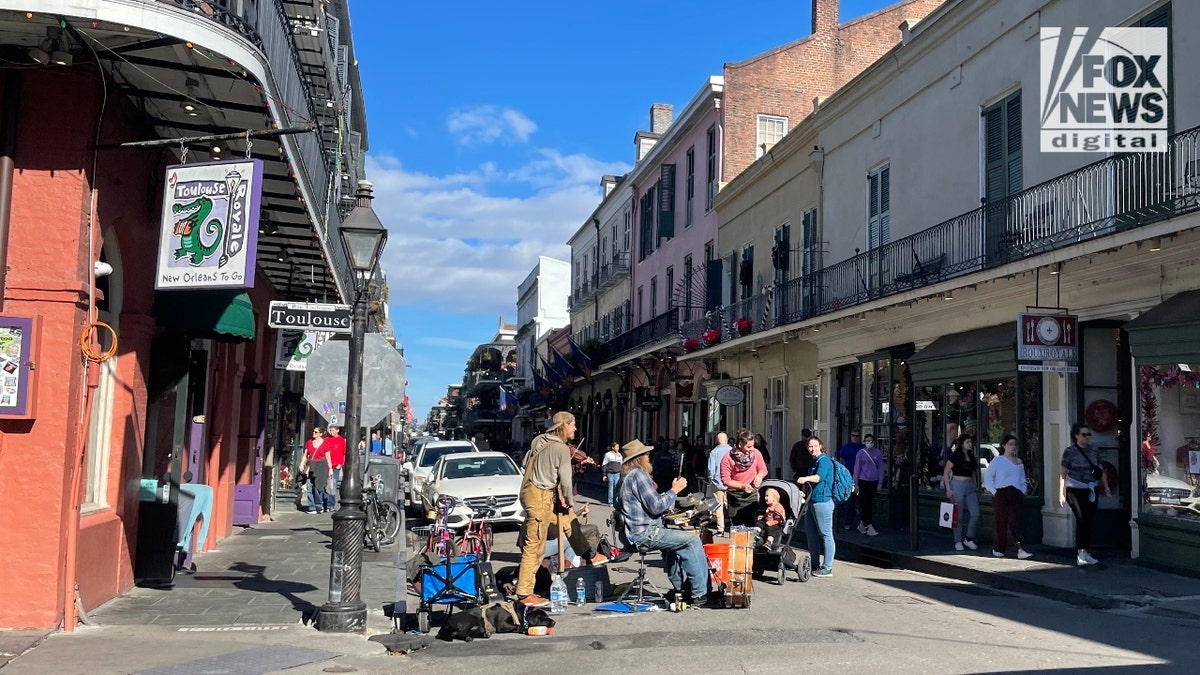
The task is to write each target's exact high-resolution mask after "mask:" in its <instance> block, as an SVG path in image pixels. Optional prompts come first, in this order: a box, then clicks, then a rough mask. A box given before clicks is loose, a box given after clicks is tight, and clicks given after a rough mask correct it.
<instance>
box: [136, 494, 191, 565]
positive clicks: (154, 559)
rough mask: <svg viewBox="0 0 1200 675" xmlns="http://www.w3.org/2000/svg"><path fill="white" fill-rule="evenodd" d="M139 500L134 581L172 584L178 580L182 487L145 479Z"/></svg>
mask: <svg viewBox="0 0 1200 675" xmlns="http://www.w3.org/2000/svg"><path fill="white" fill-rule="evenodd" d="M138 502H139V503H138V530H137V549H136V550H135V552H134V558H133V577H134V580H135V581H136V582H137V583H138V584H144V585H152V586H169V585H171V584H172V583H173V582H174V581H175V551H176V547H177V545H178V541H179V537H178V535H177V531H178V527H179V526H178V514H179V488H178V487H176V486H175V485H172V484H169V483H168V484H166V485H159V484H158V481H156V480H154V479H143V480H142V483H141V487H140V489H139V490H138ZM189 509H190V507H189Z"/></svg>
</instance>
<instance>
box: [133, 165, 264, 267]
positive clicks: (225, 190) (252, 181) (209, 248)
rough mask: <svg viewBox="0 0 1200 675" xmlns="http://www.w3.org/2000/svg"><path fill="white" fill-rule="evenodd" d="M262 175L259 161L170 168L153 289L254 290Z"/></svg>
mask: <svg viewBox="0 0 1200 675" xmlns="http://www.w3.org/2000/svg"><path fill="white" fill-rule="evenodd" d="M262 174H263V164H262V161H261V160H257V159H243V160H234V161H224V162H205V163H201V164H180V165H175V166H169V167H167V179H166V185H165V188H164V191H163V212H162V221H161V224H160V227H161V230H160V231H159V240H158V268H157V269H156V272H155V277H154V288H156V289H158V290H173V289H176V290H177V289H208V288H250V287H252V286H254V258H255V254H256V251H257V249H258V209H259V202H260V199H261V196H262Z"/></svg>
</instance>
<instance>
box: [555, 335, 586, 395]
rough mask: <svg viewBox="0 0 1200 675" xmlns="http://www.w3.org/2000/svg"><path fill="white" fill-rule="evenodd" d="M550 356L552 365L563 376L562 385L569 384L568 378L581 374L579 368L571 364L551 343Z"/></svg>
mask: <svg viewBox="0 0 1200 675" xmlns="http://www.w3.org/2000/svg"><path fill="white" fill-rule="evenodd" d="M550 358H551V359H552V360H553V361H554V367H555V368H557V369H558V374H559V375H560V376H561V377H562V378H563V385H565V386H570V385H571V383H570V380H573V379H575V378H576V377H579V376H580V375H581V373H580V372H579V369H578V368H576V367H575V366H574V365H572V364H571V362H570V361H568V360H567V357H565V356H563V355H562V353H561V352H559V351H558V350H557V349H555V348H554V346H553V345H551V346H550Z"/></svg>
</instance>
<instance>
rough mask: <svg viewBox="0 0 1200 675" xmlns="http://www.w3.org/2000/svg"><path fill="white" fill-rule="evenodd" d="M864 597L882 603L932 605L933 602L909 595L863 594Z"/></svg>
mask: <svg viewBox="0 0 1200 675" xmlns="http://www.w3.org/2000/svg"><path fill="white" fill-rule="evenodd" d="M863 597H864V598H866V599H868V600H873V601H875V602H878V603H880V604H883V605H932V604H933V603H931V602H928V601H926V600H922V599H920V598H917V597H913V596H911V595H864V596H863Z"/></svg>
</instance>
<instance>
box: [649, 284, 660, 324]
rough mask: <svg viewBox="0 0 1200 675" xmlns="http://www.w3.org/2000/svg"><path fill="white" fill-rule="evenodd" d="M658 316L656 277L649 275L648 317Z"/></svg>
mask: <svg viewBox="0 0 1200 675" xmlns="http://www.w3.org/2000/svg"><path fill="white" fill-rule="evenodd" d="M656 316H658V277H650V318H651V319H653V318H654V317H656Z"/></svg>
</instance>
